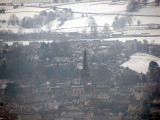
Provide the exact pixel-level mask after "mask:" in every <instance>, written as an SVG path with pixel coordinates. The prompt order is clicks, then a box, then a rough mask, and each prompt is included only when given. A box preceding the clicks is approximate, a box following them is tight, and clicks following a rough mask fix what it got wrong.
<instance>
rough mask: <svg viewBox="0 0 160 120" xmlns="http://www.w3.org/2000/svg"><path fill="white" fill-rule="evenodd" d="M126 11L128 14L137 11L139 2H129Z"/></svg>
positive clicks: (131, 0) (132, 0)
mask: <svg viewBox="0 0 160 120" xmlns="http://www.w3.org/2000/svg"><path fill="white" fill-rule="evenodd" d="M126 9H127V11H128V12H135V11H137V10H138V9H139V1H138V0H130V2H129V3H128V5H127V8H126Z"/></svg>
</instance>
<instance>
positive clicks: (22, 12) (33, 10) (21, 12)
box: [0, 7, 48, 21]
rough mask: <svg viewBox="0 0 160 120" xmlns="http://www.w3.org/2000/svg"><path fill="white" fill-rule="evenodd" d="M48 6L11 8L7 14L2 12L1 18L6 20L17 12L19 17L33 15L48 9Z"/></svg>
mask: <svg viewBox="0 0 160 120" xmlns="http://www.w3.org/2000/svg"><path fill="white" fill-rule="evenodd" d="M47 9H48V8H37V7H20V8H18V9H10V10H7V11H6V12H5V14H0V20H6V21H8V19H9V18H10V15H12V14H15V15H16V16H17V17H18V18H19V19H23V17H33V16H34V15H38V14H39V13H40V12H41V11H43V10H47Z"/></svg>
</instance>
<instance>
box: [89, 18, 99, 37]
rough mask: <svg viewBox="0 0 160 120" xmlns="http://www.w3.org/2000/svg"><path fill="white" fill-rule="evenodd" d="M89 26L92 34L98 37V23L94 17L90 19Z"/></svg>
mask: <svg viewBox="0 0 160 120" xmlns="http://www.w3.org/2000/svg"><path fill="white" fill-rule="evenodd" d="M88 26H89V27H90V30H91V31H90V32H91V34H92V35H94V36H97V32H98V31H97V23H96V20H95V18H94V17H92V16H91V17H89V22H88Z"/></svg>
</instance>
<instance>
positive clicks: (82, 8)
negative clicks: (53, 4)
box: [58, 1, 127, 13]
mask: <svg viewBox="0 0 160 120" xmlns="http://www.w3.org/2000/svg"><path fill="white" fill-rule="evenodd" d="M126 5H127V2H123V1H118V2H112V1H103V2H88V3H78V4H70V5H63V6H58V8H69V9H72V10H73V11H74V12H80V13H115V12H118V13H120V12H121V11H125V10H126Z"/></svg>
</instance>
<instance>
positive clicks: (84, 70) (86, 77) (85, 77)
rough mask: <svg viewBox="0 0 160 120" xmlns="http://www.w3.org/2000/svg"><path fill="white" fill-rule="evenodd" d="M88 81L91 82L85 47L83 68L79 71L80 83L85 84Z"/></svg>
mask: <svg viewBox="0 0 160 120" xmlns="http://www.w3.org/2000/svg"><path fill="white" fill-rule="evenodd" d="M89 82H91V75H90V71H89V67H88V60H87V51H86V49H85V50H84V56H83V68H82V71H81V84H83V85H86V84H87V83H89Z"/></svg>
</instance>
